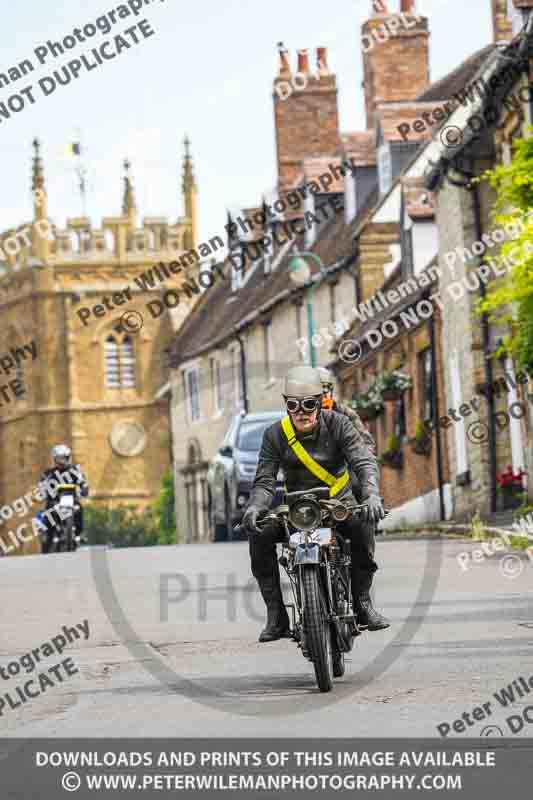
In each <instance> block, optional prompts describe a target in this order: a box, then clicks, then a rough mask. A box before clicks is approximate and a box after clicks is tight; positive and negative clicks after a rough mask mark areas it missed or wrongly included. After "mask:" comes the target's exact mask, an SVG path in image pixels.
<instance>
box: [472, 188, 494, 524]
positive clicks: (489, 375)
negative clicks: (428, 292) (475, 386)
mask: <svg viewBox="0 0 533 800" xmlns="http://www.w3.org/2000/svg"><path fill="white" fill-rule="evenodd" d="M471 192H472V204H473V209H474V222H475V226H476V241H478V242H479V241H481V237H482V235H483V230H482V225H481V205H480V200H479V190H478V188H477V186H476V185H475V184H474V185H473V186H472V188H471ZM482 263H483V262H482ZM479 288H480V294H481V298H482V299H484V298H485V295H486V291H485V284H484V283H483V282H482V281H481V282H480V287H479ZM481 332H482V336H483V352H484V353H485V384H486V386H487V395H486V397H487V411H488V415H489V471H490V475H489V479H490V510H491V513H492V514H493V513H494V512H495V511H496V509H497V500H498V495H497V493H496V469H497V465H496V422H495V419H494V414H495V410H494V395H493V392H492V379H493V370H492V359H491V358H490V327H489V320H488V316H487V314H482V315H481Z"/></svg>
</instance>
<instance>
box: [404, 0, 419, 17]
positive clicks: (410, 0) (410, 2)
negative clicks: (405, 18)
mask: <svg viewBox="0 0 533 800" xmlns="http://www.w3.org/2000/svg"><path fill="white" fill-rule="evenodd" d="M401 12H402V14H415V13H416V0H402V3H401Z"/></svg>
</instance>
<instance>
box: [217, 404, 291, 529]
mask: <svg viewBox="0 0 533 800" xmlns="http://www.w3.org/2000/svg"><path fill="white" fill-rule="evenodd" d="M285 414H286V412H285V411H264V412H262V413H258V414H237V415H236V416H234V417H233V418H232V420H231V424H230V426H229V429H228V432H227V433H226V435H225V437H224V439H223V441H222V445H221V446H220V449H219V451H218V453H217V455H216V456H215V457H214V459H213V461H212V462H211V464H210V465H209V470H208V473H207V483H208V497H209V509H210V519H211V524H212V526H213V528H214V539H215V542H223V541H231V540H232V539H233V538H234V536H233V528H234V527H235V525H237V524H238V523H239V522H240V521H241V520H242V516H243V512H244V507H245V506H246V503H247V502H248V498H249V496H250V490H251V488H252V483H253V480H254V477H255V470H256V468H257V461H258V459H259V451H260V449H261V443H262V441H263V433H264V432H265V430H266V429H267V428H268V427H269V426H270V425H272V424H273V423H274V422H277V420H280V419H282V417H284V416H285ZM282 496H283V473H282V472H281V470H280V472H279V473H278V491H277V492H276V496H275V498H274V501H273V504H272V505H277V504H278V503H281V501H282Z"/></svg>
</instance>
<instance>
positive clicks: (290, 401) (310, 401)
mask: <svg viewBox="0 0 533 800" xmlns="http://www.w3.org/2000/svg"><path fill="white" fill-rule="evenodd" d="M321 404H322V398H321V397H303V398H301V399H300V398H298V397H286V398H285V405H286V406H287V411H289V412H290V413H291V414H296V412H297V411H300V409H301V410H302V411H303V412H304V413H305V414H312V413H313V411H316V410H317V408H319V407H320V405H321Z"/></svg>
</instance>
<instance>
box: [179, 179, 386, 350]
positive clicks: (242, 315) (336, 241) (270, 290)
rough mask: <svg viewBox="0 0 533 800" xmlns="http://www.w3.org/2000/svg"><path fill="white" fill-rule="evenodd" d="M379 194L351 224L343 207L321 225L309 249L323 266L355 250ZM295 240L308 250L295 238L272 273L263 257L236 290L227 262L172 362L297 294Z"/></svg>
mask: <svg viewBox="0 0 533 800" xmlns="http://www.w3.org/2000/svg"><path fill="white" fill-rule="evenodd" d="M378 197H379V195H378V192H377V190H376V191H375V192H374V193H372V194H371V195H370V197H369V198H368V200H367V202H366V203H365V205H364V207H362V208H361V209H360V211H359V212H358V214H357V216H356V217H355V219H354V220H353V221H352V222H351V223H350V225H346V224H345V222H344V209H341V210H339V211H338V212H337V214H336V215H335V217H334V218H333V217H332V219H331V220H330V221H329V222H327V223H325V224H324V225H323V227H322V228H321V229H320V231H319V236H318V238H317V241H316V242H315V244H314V246H313V247H312V248H311V252H314V253H315V254H316V255H317V256H318V257H319V258H320V260H321V262H322V265H323V266H324V267H326V268H328V267H332V266H333V265H334V264H338V262H339V261H341V260H342V259H343V258H346V257H349V256H350V255H351V254H352V253H353V236H354V232H355V230H356V228H357V227H358V226H360V225H361V223H362V221H363V219H364V218H365V217H366V215H367V214H368V213H369V212H370V210H371V209H372V207H373V205H374V204H375V203H376V201H377V199H378ZM280 236H282V234H280ZM283 238H285V237H283ZM295 244H297V246H298V250H299V251H300V252H302V251H304V250H306V249H307V248H306V247H305V246H304V243H303V237H300V238H296V239H293V240H292V245H288V244H287V245H284V246H285V247H286V248H288V252H285V253H284V254H283V256H282V258H281V261H280V263H279V264H278V265H277V266H276V268H275V269H274V270H273V271H272V272H270V273H268V274H266V275H265V273H264V269H263V262H262V260H260V261H259V263H258V265H256V266H255V271H254V273H253V275H252V276H251V277H250V278H249V279H248V280H247V281H246V283H245V284H244V286H242V288H240V289H239V290H238V291H237V292H232V291H231V280H230V278H229V269H230V264H229V262H228V261H226V262H225V264H224V266H223V269H224V273H225V275H226V276H227V278H226V280H222V279H219V280H218V282H217V283H216V284H214V285H213V286H212V287H211V289H209V290H207V291H206V292H205V294H204V295H203V297H202V299H201V300H200V302H199V303H198V305H197V306H196V308H195V309H194V310H193V311H192V312H191V314H190V315H189V317H188V318H187V319H186V320H185V322H184V323H183V325H182V326H181V328H180V330H179V332H178V334H177V335H176V337H175V339H174V342H173V344H172V345H171V346H170V348H169V351H168V352H169V356H170V360H171V363H172V364H173V365H174V366H177V365H178V364H179V363H182V362H183V361H186V360H188V359H191V358H194V357H196V356H197V355H200V353H202V352H206V351H207V350H210V349H212V348H213V349H214V348H215V347H217V346H219V345H222V344H223V343H224V341H225V340H227V339H228V338H230V337H231V335H232V333H233V332H234V330H235V327H236V326H242V327H244V325H245V324H246V320H247V318H248V317H249V316H250V315H252V314H257V313H258V311H259V309H261V308H263V307H264V306H268V305H269V304H272V305H274V304H275V303H276V302H281V301H282V300H284V299H286V298H288V296H289V293H290V292H294V294H296V293H297V290H296V289H295V287H294V284H293V283H292V281H291V280H290V278H289V273H288V270H287V263H288V260H289V259H290V258H291V256H292V251H293V249H294V245H295ZM281 252H282V251H281V248H280V250H279V252H278V253H277V255H276V258H280V253H281ZM308 264H309V267H310V269H311V273H312V274H314V275H316V274H317V273H318V271H319V266H318V264H316V262H315V261H314V259H311V258H310V259H308Z"/></svg>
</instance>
